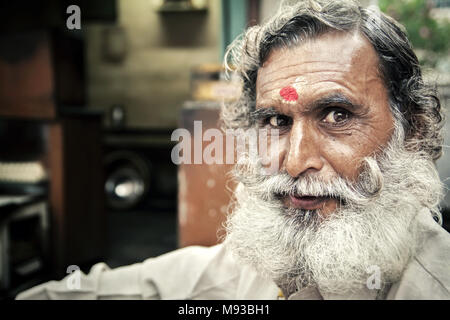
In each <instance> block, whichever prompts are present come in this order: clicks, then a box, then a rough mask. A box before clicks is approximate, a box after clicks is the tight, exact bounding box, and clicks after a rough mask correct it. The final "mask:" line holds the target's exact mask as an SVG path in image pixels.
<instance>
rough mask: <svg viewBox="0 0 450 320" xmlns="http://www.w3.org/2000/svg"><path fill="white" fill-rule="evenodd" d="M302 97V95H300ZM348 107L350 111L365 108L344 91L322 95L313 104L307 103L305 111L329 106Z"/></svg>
mask: <svg viewBox="0 0 450 320" xmlns="http://www.w3.org/2000/svg"><path fill="white" fill-rule="evenodd" d="M300 99H301V97H300ZM333 106H336V107H346V108H349V109H350V111H357V110H361V109H363V106H361V105H360V104H357V103H355V102H353V101H352V100H351V99H349V98H348V97H347V96H345V95H343V94H342V93H334V94H331V95H329V96H325V97H322V98H320V99H318V100H316V101H314V102H312V103H311V104H309V105H307V106H306V107H305V110H304V111H303V112H305V113H308V112H312V111H314V110H317V109H324V108H327V107H333Z"/></svg>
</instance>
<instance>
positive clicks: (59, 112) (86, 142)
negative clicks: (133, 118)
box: [0, 29, 106, 278]
mask: <svg viewBox="0 0 450 320" xmlns="http://www.w3.org/2000/svg"><path fill="white" fill-rule="evenodd" d="M0 41H1V43H2V46H1V47H0V126H1V125H2V123H3V124H8V123H10V122H17V121H19V122H21V123H20V126H23V128H26V126H27V125H33V124H36V123H39V124H40V126H41V127H42V130H43V131H44V132H45V134H43V139H44V140H45V141H43V142H42V145H43V146H44V147H43V150H42V154H41V155H38V156H36V159H35V160H36V161H42V162H43V163H44V165H45V167H46V169H47V171H48V177H49V178H48V182H49V183H48V202H49V212H50V230H51V237H50V238H51V241H50V253H49V255H50V257H49V258H50V261H51V264H52V265H51V269H52V270H53V274H52V277H54V278H56V277H61V276H64V275H65V274H66V269H67V267H68V266H69V265H73V264H75V265H80V266H81V265H83V264H91V263H93V262H97V261H99V260H101V259H104V255H105V244H106V243H105V242H106V215H105V210H104V193H103V176H102V175H103V163H102V149H101V148H102V137H101V125H102V118H101V114H99V113H93V112H89V111H88V109H87V108H86V107H85V104H84V103H85V101H84V88H85V84H84V82H83V81H84V78H83V70H84V65H83V63H82V62H83V61H82V60H83V55H82V53H83V52H82V50H81V49H80V48H82V42H80V40H79V39H76V38H70V37H69V38H67V37H66V36H64V35H62V34H61V33H58V32H55V31H54V30H45V29H44V30H37V31H36V30H33V31H28V32H21V33H6V34H2V35H1V36H0ZM68 106H70V107H68ZM16 132H17V135H15V136H9V137H3V139H7V140H9V143H8V145H10V146H11V145H13V144H20V143H21V139H22V138H23V137H21V132H20V130H18V131H16ZM12 149H13V148H11V150H12ZM19 149H20V148H19ZM10 153H11V152H10ZM17 156H18V157H19V158H20V154H18V155H17ZM8 158H9V161H14V159H15V158H14V154H9V157H8ZM0 161H2V159H1V155H0Z"/></svg>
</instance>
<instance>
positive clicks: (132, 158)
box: [105, 150, 150, 210]
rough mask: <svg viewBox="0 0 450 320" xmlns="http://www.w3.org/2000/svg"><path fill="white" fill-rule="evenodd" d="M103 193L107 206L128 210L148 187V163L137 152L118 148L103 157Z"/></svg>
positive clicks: (143, 196)
mask: <svg viewBox="0 0 450 320" xmlns="http://www.w3.org/2000/svg"><path fill="white" fill-rule="evenodd" d="M105 167H106V179H105V194H106V203H107V205H108V207H109V208H111V209H115V210H129V209H132V208H134V207H136V206H137V205H138V204H139V203H140V202H141V201H142V200H143V199H144V198H145V196H146V195H147V193H148V191H149V188H150V164H149V163H148V161H146V160H145V159H144V158H142V157H141V156H140V155H138V154H137V153H134V152H132V151H128V150H120V151H115V152H112V153H110V154H109V155H108V156H107V157H106V159H105Z"/></svg>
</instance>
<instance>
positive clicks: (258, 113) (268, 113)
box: [250, 107, 280, 123]
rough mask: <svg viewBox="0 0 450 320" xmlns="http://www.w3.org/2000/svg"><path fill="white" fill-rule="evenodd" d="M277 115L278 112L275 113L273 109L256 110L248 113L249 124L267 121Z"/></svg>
mask: <svg viewBox="0 0 450 320" xmlns="http://www.w3.org/2000/svg"><path fill="white" fill-rule="evenodd" d="M279 114H280V112H279V111H277V110H276V109H275V108H274V107H268V108H257V109H255V110H253V111H251V112H250V123H255V122H258V121H260V120H262V119H267V118H270V117H273V116H276V115H279Z"/></svg>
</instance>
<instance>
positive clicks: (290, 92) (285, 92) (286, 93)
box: [280, 86, 298, 101]
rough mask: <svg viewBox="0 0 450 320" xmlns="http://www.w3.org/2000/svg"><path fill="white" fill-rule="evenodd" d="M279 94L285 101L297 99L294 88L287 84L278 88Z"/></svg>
mask: <svg viewBox="0 0 450 320" xmlns="http://www.w3.org/2000/svg"><path fill="white" fill-rule="evenodd" d="M280 96H281V97H282V98H283V99H284V100H286V101H297V99H298V93H297V90H295V88H293V87H291V86H288V87H284V88H283V89H281V90H280Z"/></svg>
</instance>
